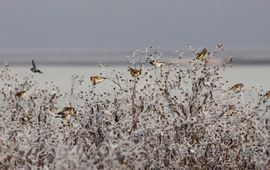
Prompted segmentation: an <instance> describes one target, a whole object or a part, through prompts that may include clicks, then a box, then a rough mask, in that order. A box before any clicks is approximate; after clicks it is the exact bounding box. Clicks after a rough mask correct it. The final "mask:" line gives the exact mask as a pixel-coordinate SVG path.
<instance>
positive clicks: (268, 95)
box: [265, 90, 270, 98]
mask: <svg viewBox="0 0 270 170" xmlns="http://www.w3.org/2000/svg"><path fill="white" fill-rule="evenodd" d="M265 96H266V97H267V98H270V90H268V91H267V92H266V93H265Z"/></svg>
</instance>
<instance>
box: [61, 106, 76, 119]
mask: <svg viewBox="0 0 270 170" xmlns="http://www.w3.org/2000/svg"><path fill="white" fill-rule="evenodd" d="M75 115H76V110H75V108H74V107H70V106H69V107H64V108H63V110H62V111H61V112H59V113H57V116H58V117H61V118H62V119H65V120H70V119H71V117H72V116H75Z"/></svg>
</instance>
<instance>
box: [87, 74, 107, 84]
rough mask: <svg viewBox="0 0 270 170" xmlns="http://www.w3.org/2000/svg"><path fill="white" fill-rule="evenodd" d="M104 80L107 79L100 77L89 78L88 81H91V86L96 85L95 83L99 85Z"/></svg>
mask: <svg viewBox="0 0 270 170" xmlns="http://www.w3.org/2000/svg"><path fill="white" fill-rule="evenodd" d="M106 79H108V78H106V77H102V76H91V77H90V80H91V81H92V83H93V85H96V84H97V83H100V82H102V81H103V80H106Z"/></svg>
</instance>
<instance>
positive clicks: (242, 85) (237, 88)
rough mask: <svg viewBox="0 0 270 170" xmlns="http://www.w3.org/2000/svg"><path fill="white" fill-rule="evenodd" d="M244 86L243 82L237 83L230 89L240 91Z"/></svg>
mask: <svg viewBox="0 0 270 170" xmlns="http://www.w3.org/2000/svg"><path fill="white" fill-rule="evenodd" d="M243 87H244V84H243V83H237V84H235V85H233V86H232V87H231V88H230V90H233V91H234V92H235V93H239V92H241V91H242V89H243Z"/></svg>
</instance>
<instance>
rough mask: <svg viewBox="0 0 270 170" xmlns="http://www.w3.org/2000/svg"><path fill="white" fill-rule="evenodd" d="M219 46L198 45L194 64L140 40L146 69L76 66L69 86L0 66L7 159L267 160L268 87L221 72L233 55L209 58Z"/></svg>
mask: <svg viewBox="0 0 270 170" xmlns="http://www.w3.org/2000/svg"><path fill="white" fill-rule="evenodd" d="M221 48H222V46H220V45H219V46H217V49H215V50H213V51H212V52H211V53H210V54H209V56H208V57H205V56H203V60H200V58H198V57H197V56H196V55H197V52H196V51H195V50H193V49H192V48H191V47H190V49H191V51H192V53H193V58H194V59H192V60H190V62H189V64H188V65H187V66H186V67H182V66H179V65H178V63H179V62H181V57H178V56H177V57H170V60H168V57H167V58H166V57H164V56H163V57H161V56H162V53H161V51H160V49H157V48H153V47H150V48H147V49H145V50H138V51H136V52H135V53H134V54H133V55H132V56H131V57H129V58H128V59H129V60H130V62H131V64H132V65H131V67H130V68H132V69H137V70H139V71H140V74H136V76H134V75H135V74H132V73H131V74H130V75H128V76H126V74H125V75H123V74H122V73H120V72H117V71H115V70H113V71H112V72H111V73H108V75H109V76H106V79H107V80H105V81H102V82H99V83H98V84H97V83H93V84H92V83H91V82H90V76H91V75H89V78H87V79H84V78H83V77H80V76H79V75H75V76H73V77H72V89H71V90H70V93H65V92H63V91H62V90H61V89H59V88H58V87H56V86H55V85H54V83H53V82H51V83H48V84H47V85H46V88H44V89H43V88H41V87H39V84H38V82H36V81H35V80H34V78H33V77H32V76H31V74H29V76H26V77H23V78H19V76H18V75H16V74H12V73H11V71H10V68H9V67H8V66H6V67H4V68H2V69H1V70H0V71H1V73H0V80H1V83H0V87H1V90H0V93H1V94H0V99H1V100H0V101H1V103H0V169H38V168H41V169H269V168H270V156H269V152H270V150H269V149H270V137H269V134H270V127H269V126H270V124H269V101H270V99H269V98H270V97H269V96H270V95H268V94H267V93H266V90H263V89H256V88H252V89H240V90H237V91H235V90H233V89H232V88H230V87H232V86H233V85H234V84H236V83H240V82H241V80H239V81H240V82H230V83H229V82H227V81H225V80H223V78H222V71H223V67H225V65H226V64H227V63H224V66H216V65H209V64H208V61H209V60H210V59H211V58H213V57H215V56H216V55H217V54H218V52H219V51H220V50H221ZM157 57H159V58H157ZM196 58H197V59H196ZM157 59H158V60H157ZM162 59H163V60H165V61H162V63H163V64H159V65H157V64H156V65H157V66H158V67H155V66H149V65H148V63H149V61H159V62H160V63H161V60H162ZM152 63H154V62H152ZM156 63H157V62H156ZM165 63H166V64H165ZM129 70H131V69H129ZM127 71H128V67H127ZM92 79H93V78H92ZM83 81H89V85H90V86H91V88H90V90H81V88H80V87H81V83H82V82H83ZM108 82H110V83H112V84H113V87H112V90H107V89H102V90H101V89H99V87H100V86H99V85H100V84H101V83H108ZM24 91H25V94H24V95H19V93H20V92H24Z"/></svg>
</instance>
